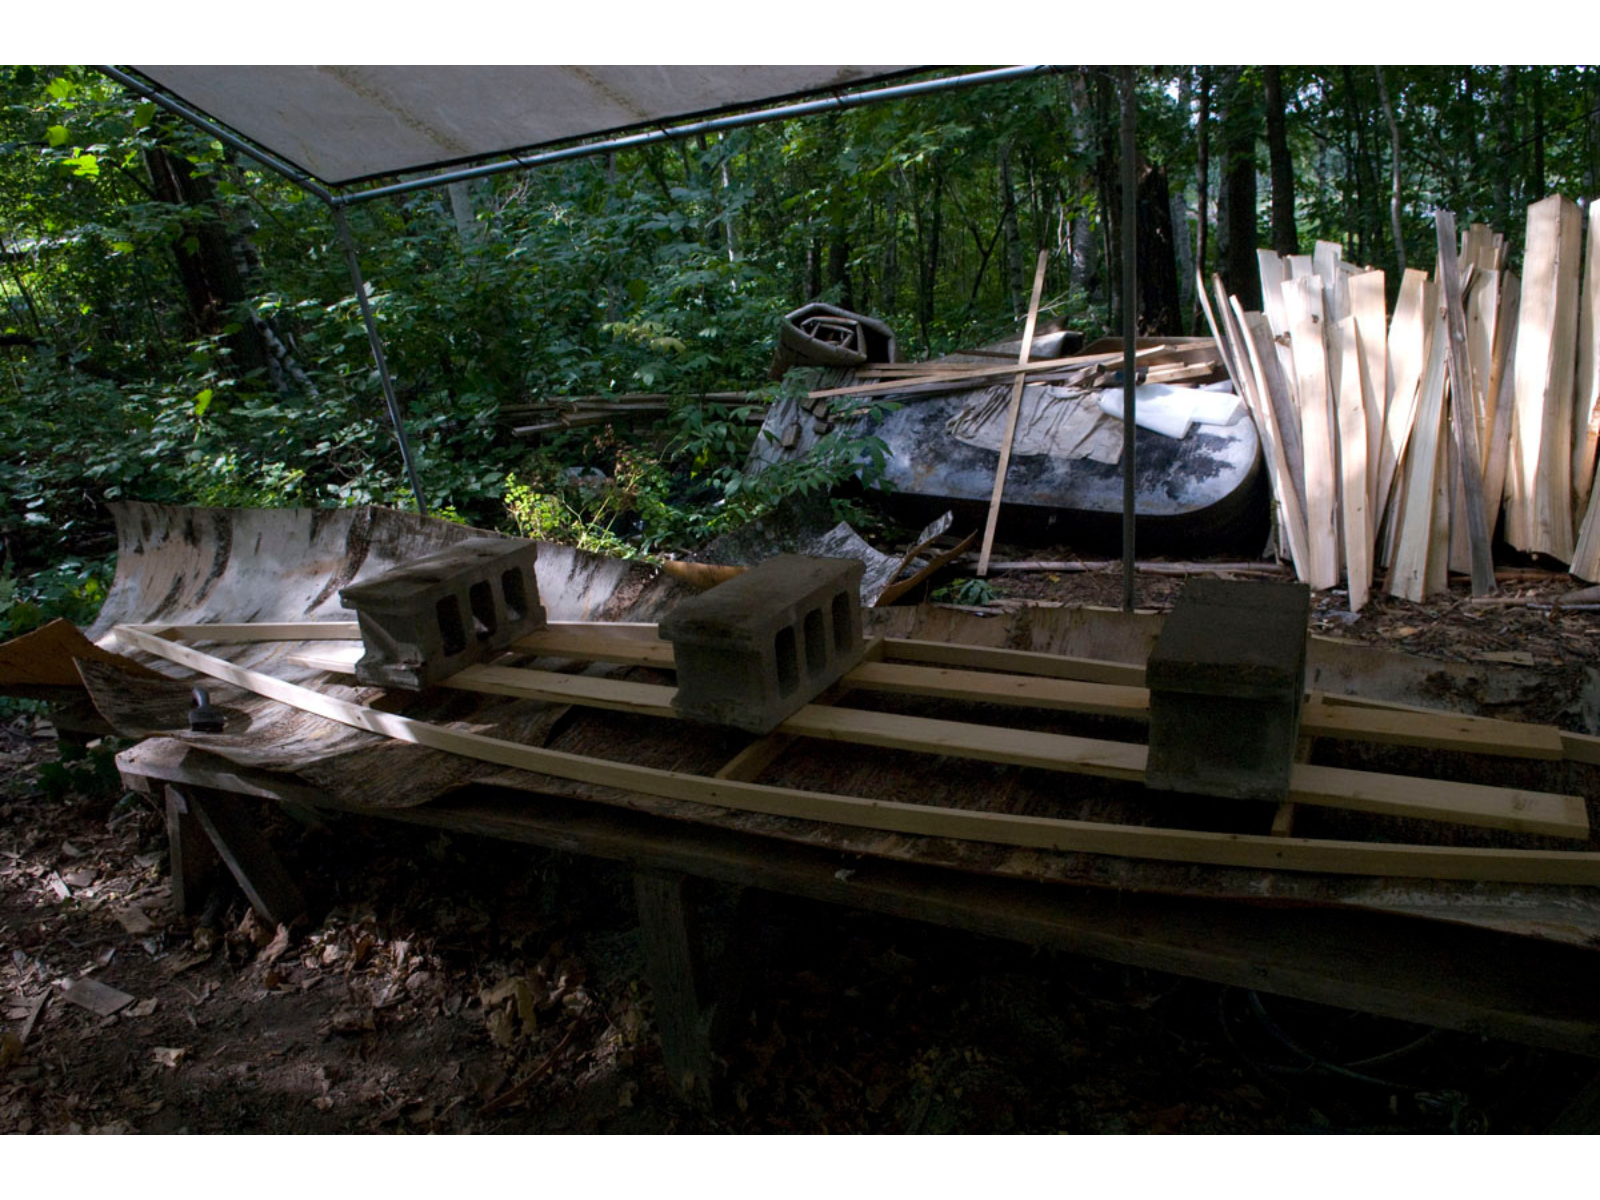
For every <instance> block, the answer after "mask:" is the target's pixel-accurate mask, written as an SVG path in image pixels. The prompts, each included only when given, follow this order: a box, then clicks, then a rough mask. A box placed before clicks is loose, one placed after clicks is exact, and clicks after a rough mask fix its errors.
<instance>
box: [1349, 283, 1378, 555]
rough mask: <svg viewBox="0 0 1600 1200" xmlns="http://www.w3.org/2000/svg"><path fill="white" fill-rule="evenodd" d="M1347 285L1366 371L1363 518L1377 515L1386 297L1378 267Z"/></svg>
mask: <svg viewBox="0 0 1600 1200" xmlns="http://www.w3.org/2000/svg"><path fill="white" fill-rule="evenodd" d="M1346 282H1347V284H1348V286H1349V289H1350V315H1351V316H1352V317H1354V318H1355V319H1356V334H1357V336H1358V337H1359V339H1360V343H1359V344H1360V348H1361V365H1362V368H1363V370H1364V371H1365V372H1366V383H1365V384H1364V385H1363V390H1362V404H1363V405H1364V406H1365V409H1366V425H1367V519H1368V522H1369V524H1371V525H1375V524H1376V522H1377V515H1378V462H1379V460H1380V459H1381V458H1382V456H1383V450H1382V447H1383V415H1384V408H1385V406H1386V402H1387V398H1388V391H1389V349H1388V340H1389V339H1388V333H1387V329H1388V319H1387V316H1386V311H1387V310H1386V308H1385V305H1386V304H1387V300H1386V299H1385V295H1384V274H1383V272H1382V271H1362V272H1361V273H1360V274H1358V275H1352V276H1350V277H1349V279H1348V280H1347V281H1346Z"/></svg>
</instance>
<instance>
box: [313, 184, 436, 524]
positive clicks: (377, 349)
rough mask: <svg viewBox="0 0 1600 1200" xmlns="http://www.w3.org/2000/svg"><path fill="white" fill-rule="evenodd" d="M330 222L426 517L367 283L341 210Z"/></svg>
mask: <svg viewBox="0 0 1600 1200" xmlns="http://www.w3.org/2000/svg"><path fill="white" fill-rule="evenodd" d="M333 223H334V225H335V226H336V227H337V228H338V230H339V241H340V242H342V243H343V244H344V261H345V265H346V266H348V267H349V268H350V280H351V282H352V283H354V284H355V285H356V302H357V303H358V304H360V305H361V319H362V320H363V321H365V322H366V323H367V341H368V342H369V343H371V345H372V360H373V362H375V363H377V364H378V379H379V380H380V381H381V382H382V383H383V402H384V404H386V405H387V406H388V408H389V421H390V423H391V424H393V425H394V436H395V440H396V441H397V442H399V443H400V457H401V458H402V459H404V460H405V464H406V474H407V475H408V476H410V477H411V492H412V495H414V496H416V498H417V512H418V513H420V514H421V515H422V516H424V517H425V516H427V515H428V504H427V501H425V500H424V499H423V498H422V484H421V482H419V481H418V479H417V465H416V463H414V462H413V461H412V460H411V443H410V442H409V441H407V439H406V425H405V421H404V420H403V419H402V418H401V416H400V401H399V399H398V398H397V397H396V396H395V394H394V380H392V379H390V378H389V363H388V360H387V359H386V358H385V357H384V354H383V339H382V338H381V337H379V336H378V322H377V319H376V318H375V317H374V316H373V315H372V302H371V301H370V300H368V299H367V283H366V280H364V279H362V277H361V262H360V260H359V259H358V258H357V257H356V242H355V238H353V237H351V236H350V225H349V223H348V222H346V221H345V219H344V213H343V211H341V210H340V209H339V208H337V207H335V208H334V209H333Z"/></svg>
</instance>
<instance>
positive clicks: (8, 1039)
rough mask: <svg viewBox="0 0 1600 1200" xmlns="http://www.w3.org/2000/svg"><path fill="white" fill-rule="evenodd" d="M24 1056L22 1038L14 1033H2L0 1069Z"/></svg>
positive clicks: (0, 1039) (2, 1069) (0, 1040)
mask: <svg viewBox="0 0 1600 1200" xmlns="http://www.w3.org/2000/svg"><path fill="white" fill-rule="evenodd" d="M21 1057H22V1039H21V1038H19V1037H18V1036H17V1035H16V1034H14V1033H0V1071H4V1070H5V1069H6V1068H7V1067H9V1066H10V1065H11V1064H12V1063H14V1062H16V1061H17V1059H19V1058H21Z"/></svg>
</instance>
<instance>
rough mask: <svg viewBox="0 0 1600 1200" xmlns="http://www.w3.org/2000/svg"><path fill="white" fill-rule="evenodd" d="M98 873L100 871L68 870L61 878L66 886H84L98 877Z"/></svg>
mask: <svg viewBox="0 0 1600 1200" xmlns="http://www.w3.org/2000/svg"><path fill="white" fill-rule="evenodd" d="M99 875H100V872H98V871H95V870H87V871H68V872H67V873H66V874H65V875H63V876H62V877H61V878H62V881H63V882H65V883H66V885H67V886H68V887H75V888H86V887H88V886H89V885H90V884H91V883H93V882H94V881H95V879H96V878H98V877H99Z"/></svg>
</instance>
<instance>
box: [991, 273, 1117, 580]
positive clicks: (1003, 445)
mask: <svg viewBox="0 0 1600 1200" xmlns="http://www.w3.org/2000/svg"><path fill="white" fill-rule="evenodd" d="M1049 261H1050V252H1049V251H1048V250H1041V251H1039V265H1038V267H1037V268H1035V269H1034V272H1033V298H1032V299H1030V300H1029V301H1028V321H1027V324H1025V325H1024V326H1023V327H1022V349H1021V350H1020V351H1018V353H1017V366H1018V367H1019V368H1022V367H1026V366H1027V365H1028V351H1029V350H1030V349H1031V348H1032V346H1033V326H1034V323H1035V322H1036V321H1037V320H1038V319H1039V296H1040V294H1041V293H1042V292H1043V291H1044V268H1045V264H1046V263H1048V262H1049ZM1127 302H1128V303H1130V304H1131V303H1133V297H1131V296H1130V297H1128V298H1127ZM1026 384H1027V376H1026V375H1024V374H1023V373H1022V371H1021V370H1018V372H1017V381H1016V382H1015V383H1013V384H1012V385H1011V406H1010V408H1009V409H1007V410H1006V431H1005V434H1004V435H1003V436H1002V437H1001V439H1000V465H999V466H997V467H996V468H995V472H994V495H992V496H991V497H989V519H988V520H987V521H986V522H985V523H984V526H983V546H982V549H980V550H979V551H978V578H979V579H982V578H983V577H984V576H985V575H987V574H988V573H989V555H990V554H991V553H993V551H994V528H995V525H996V523H997V522H998V521H999V520H1000V498H1001V496H1003V495H1004V494H1005V490H1006V471H1007V469H1008V468H1009V467H1010V466H1011V442H1012V439H1014V438H1015V437H1016V435H1017V414H1018V413H1019V412H1020V411H1021V410H1022V389H1023V387H1024V386H1025V385H1026Z"/></svg>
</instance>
